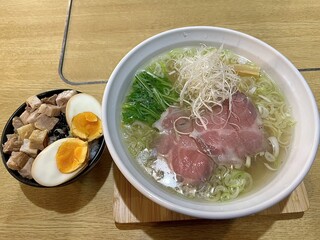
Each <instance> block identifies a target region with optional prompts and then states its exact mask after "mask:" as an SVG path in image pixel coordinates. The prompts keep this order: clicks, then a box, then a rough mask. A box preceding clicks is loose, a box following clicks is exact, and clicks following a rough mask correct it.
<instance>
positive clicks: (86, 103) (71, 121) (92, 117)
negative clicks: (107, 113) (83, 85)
mask: <svg viewBox="0 0 320 240" xmlns="http://www.w3.org/2000/svg"><path fill="white" fill-rule="evenodd" d="M66 120H67V123H68V125H69V127H70V131H71V134H72V136H74V137H79V138H81V139H83V140H85V141H88V142H90V141H92V140H94V139H97V138H99V137H100V136H102V123H101V105H100V103H99V102H98V100H96V99H95V98H94V97H93V96H91V95H88V94H86V93H79V94H76V95H74V96H72V97H71V98H70V99H69V101H68V103H67V106H66Z"/></svg>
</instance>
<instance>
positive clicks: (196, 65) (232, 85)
mask: <svg viewBox="0 0 320 240" xmlns="http://www.w3.org/2000/svg"><path fill="white" fill-rule="evenodd" d="M222 51H223V49H222V47H221V48H219V49H215V48H210V47H207V46H201V47H200V48H197V50H196V52H195V53H194V54H192V55H190V54H189V55H188V54H187V52H186V54H182V55H181V57H177V58H176V59H175V60H174V67H173V68H174V70H175V71H176V72H177V73H178V78H177V80H176V88H177V89H178V92H180V104H181V105H187V107H190V108H191V113H192V117H195V118H196V119H198V120H199V122H200V123H201V124H202V125H203V126H204V128H206V124H205V120H204V119H203V118H202V116H201V115H202V112H203V111H204V110H205V109H207V110H209V111H211V109H212V107H213V106H215V105H221V103H222V102H223V101H224V100H226V99H231V97H232V95H233V94H234V93H235V92H236V91H237V90H238V88H237V86H238V83H239V82H240V80H241V79H240V77H239V76H238V75H237V74H236V73H235V71H234V69H233V67H232V66H229V65H227V64H226V63H224V62H223V61H222V58H221V56H222ZM188 105H189V106H188Z"/></svg>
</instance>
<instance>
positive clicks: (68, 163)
mask: <svg viewBox="0 0 320 240" xmlns="http://www.w3.org/2000/svg"><path fill="white" fill-rule="evenodd" d="M87 155H88V143H87V142H85V141H82V140H81V139H78V138H70V139H68V140H66V141H65V142H63V143H62V144H61V146H60V147H59V149H58V151H57V154H56V163H57V167H58V169H59V171H60V172H62V173H71V172H73V171H75V170H77V169H79V168H80V167H81V166H83V164H84V163H85V161H86V159H87Z"/></svg>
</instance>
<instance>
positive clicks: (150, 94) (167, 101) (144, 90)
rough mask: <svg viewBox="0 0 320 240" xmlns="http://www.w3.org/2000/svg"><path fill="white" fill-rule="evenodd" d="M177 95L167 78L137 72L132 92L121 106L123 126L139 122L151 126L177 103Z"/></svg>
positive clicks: (146, 72)
mask: <svg viewBox="0 0 320 240" xmlns="http://www.w3.org/2000/svg"><path fill="white" fill-rule="evenodd" d="M178 97H179V95H178V94H177V92H175V90H174V89H173V84H172V83H171V81H170V80H169V79H168V78H165V77H163V78H162V77H158V76H156V75H154V74H152V73H150V72H148V71H141V72H138V73H137V74H136V75H135V77H134V82H133V85H132V90H131V92H130V93H129V95H128V97H127V99H126V101H125V102H124V104H123V106H122V119H123V122H124V124H131V123H133V122H135V121H140V122H143V123H146V124H147V125H149V126H151V125H152V124H153V123H154V122H155V121H157V120H158V119H159V118H160V116H161V113H162V112H164V111H165V110H166V109H167V108H168V107H169V106H170V105H173V104H174V103H176V102H177V101H178Z"/></svg>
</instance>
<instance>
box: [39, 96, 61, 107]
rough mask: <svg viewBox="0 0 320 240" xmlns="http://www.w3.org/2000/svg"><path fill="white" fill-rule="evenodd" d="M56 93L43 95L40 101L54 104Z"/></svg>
mask: <svg viewBox="0 0 320 240" xmlns="http://www.w3.org/2000/svg"><path fill="white" fill-rule="evenodd" d="M57 96H58V95H57V94H54V95H52V96H51V97H45V98H42V99H41V102H43V103H47V104H51V105H56V99H57Z"/></svg>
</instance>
